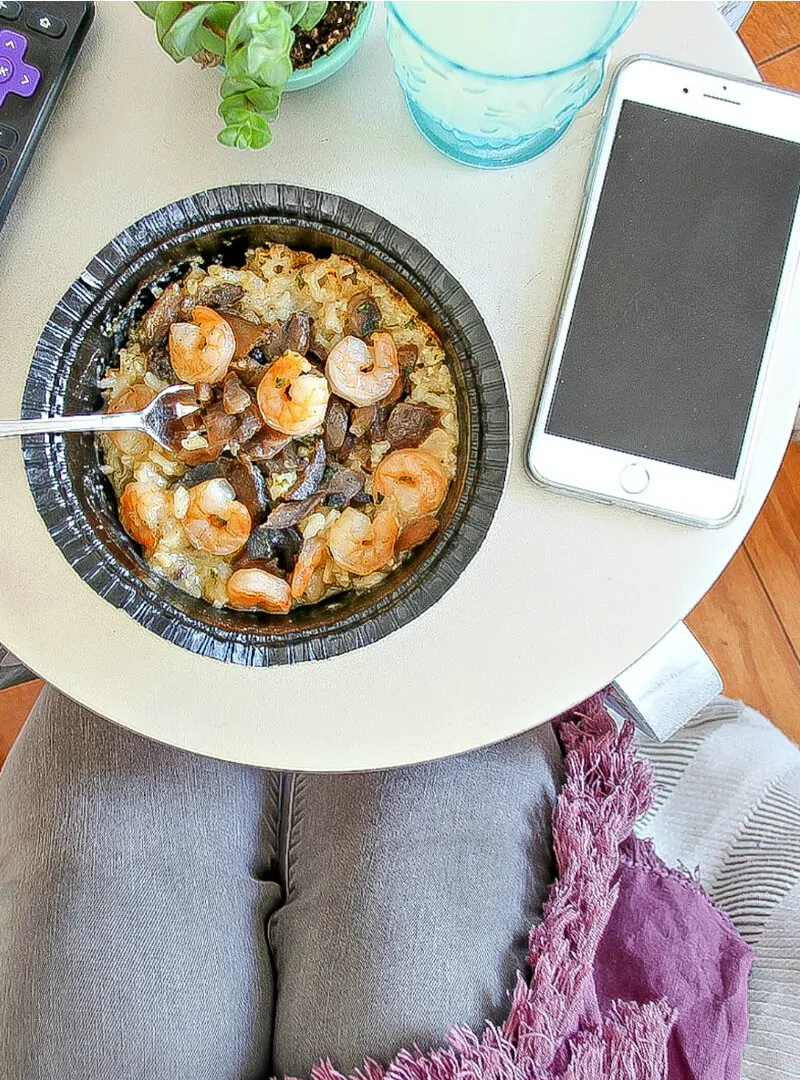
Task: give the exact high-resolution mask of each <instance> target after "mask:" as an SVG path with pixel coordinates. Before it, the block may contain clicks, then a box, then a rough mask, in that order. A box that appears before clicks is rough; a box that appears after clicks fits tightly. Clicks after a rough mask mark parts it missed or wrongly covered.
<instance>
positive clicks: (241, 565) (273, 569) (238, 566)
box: [231, 533, 284, 576]
mask: <svg viewBox="0 0 800 1080" xmlns="http://www.w3.org/2000/svg"><path fill="white" fill-rule="evenodd" d="M250 535H251V536H252V535H253V534H252V533H251V534H250ZM231 566H232V567H233V569H234V570H264V571H266V572H267V573H268V574H278V575H281V576H282V575H283V573H284V571H283V570H281V565H280V563H279V562H278V559H277V558H275V557H273V558H271V559H251V558H250V556H249V555H248V554H247V548H242V550H241V551H240V552H239V554H238V555H237V556H236V557H235V558H234V560H233V562H232V563H231Z"/></svg>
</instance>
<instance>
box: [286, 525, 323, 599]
mask: <svg viewBox="0 0 800 1080" xmlns="http://www.w3.org/2000/svg"><path fill="white" fill-rule="evenodd" d="M324 556H325V542H324V540H320V539H319V537H318V536H308V537H306V539H305V540H304V541H303V546H302V547H301V548H300V554H299V555H298V556H297V562H296V563H295V567H294V573H293V574H292V596H293V597H294V598H295V600H300V599H301V598H302V596H303V594H304V593H305V591H306V589H308V586H309V583H310V581H311V578H312V577H313V575H314V571H315V570H316V569H317V567H318V566H319V564H320V563H321V562H322V560H323V558H324Z"/></svg>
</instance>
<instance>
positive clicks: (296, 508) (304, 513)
mask: <svg viewBox="0 0 800 1080" xmlns="http://www.w3.org/2000/svg"><path fill="white" fill-rule="evenodd" d="M322 499H323V494H322V492H321V491H318V492H317V493H316V494H315V495H310V496H309V497H308V498H307V499H303V501H302V502H285V503H281V504H280V505H279V506H276V507H275V509H274V510H273V511H272V513H271V514H270V515H269V517H268V518H267V525H269V527H270V528H271V529H288V528H289V527H290V526H291V525H299V524H300V522H301V521H302V520H303V518H304V517H308V515H309V514H310V513H311V511H312V510H313V509H314V508H315V507H317V506H319V504H320V503H321V502H322Z"/></svg>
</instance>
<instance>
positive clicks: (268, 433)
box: [242, 410, 292, 461]
mask: <svg viewBox="0 0 800 1080" xmlns="http://www.w3.org/2000/svg"><path fill="white" fill-rule="evenodd" d="M248 411H249V410H248ZM245 415H247V414H246V413H245ZM261 425H262V426H261V430H260V431H259V433H258V434H257V435H256V436H255V437H254V438H252V439H250V440H249V441H248V442H246V443H245V444H244V445H243V446H242V453H244V454H246V455H247V457H249V458H250V460H251V461H264V460H266V459H268V458H272V457H275V455H276V454H277V453H278V451H279V450H282V449H283V447H284V446H288V445H289V443H290V442H291V441H292V440H291V438H290V437H289V436H288V435H284V434H283V432H281V431H274V430H273V429H272V428H271V427H265V426H264V422H263V420H262V421H261Z"/></svg>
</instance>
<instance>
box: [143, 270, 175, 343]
mask: <svg viewBox="0 0 800 1080" xmlns="http://www.w3.org/2000/svg"><path fill="white" fill-rule="evenodd" d="M183 300H184V292H183V284H182V282H180V281H173V282H172V284H171V285H167V287H166V289H164V291H163V292H162V293H161V295H160V296H159V298H158V299H157V300H156V301H155V303H154V304H152V305H151V306H150V307H149V308H148V309H147V311H146V312H145V313H144V315H142V319H141V322H140V323H139V344H140V345H141V346H142V348H143V349H144V351H145V352H149V350H150V349H152V348H153V347H154V346H156V345H163V344H164V342H165V341H166V340H167V334H168V333H169V328H170V326H172V324H173V323H174V322H177V321H178V319H179V318H181V314H182V312H181V305H182V302H183Z"/></svg>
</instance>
